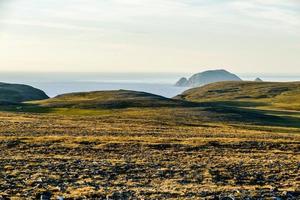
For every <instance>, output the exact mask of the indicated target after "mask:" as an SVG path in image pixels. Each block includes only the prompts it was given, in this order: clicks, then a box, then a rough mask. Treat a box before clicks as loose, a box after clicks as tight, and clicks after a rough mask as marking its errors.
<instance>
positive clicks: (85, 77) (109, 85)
mask: <svg viewBox="0 0 300 200" xmlns="http://www.w3.org/2000/svg"><path fill="white" fill-rule="evenodd" d="M191 75H192V74H182V73H181V74H178V73H177V74H176V73H19V72H18V73H17V72H9V73H8V72H5V73H3V72H2V73H0V82H6V83H19V84H27V85H31V86H33V87H36V88H39V89H41V90H43V91H44V92H46V94H47V95H48V96H50V97H54V96H56V95H59V94H64V93H70V92H83V91H99V90H119V89H124V90H135V91H144V92H149V93H153V94H157V95H161V96H164V97H174V96H176V95H178V94H180V93H182V92H183V91H185V90H187V89H189V88H185V87H175V86H174V84H175V83H176V81H177V80H178V79H179V78H181V77H183V76H184V77H190V76H191ZM237 75H239V76H240V77H241V78H242V79H243V80H254V79H255V78H257V77H260V78H261V79H263V80H264V81H280V82H284V81H300V75H282V74H237Z"/></svg>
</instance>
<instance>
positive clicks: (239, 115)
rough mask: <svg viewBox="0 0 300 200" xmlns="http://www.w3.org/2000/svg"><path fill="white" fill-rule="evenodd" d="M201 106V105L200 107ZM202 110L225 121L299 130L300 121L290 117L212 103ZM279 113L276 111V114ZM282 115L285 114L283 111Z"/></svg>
mask: <svg viewBox="0 0 300 200" xmlns="http://www.w3.org/2000/svg"><path fill="white" fill-rule="evenodd" d="M202 106H203V105H202ZM205 107H206V108H204V110H206V111H210V112H215V113H218V114H220V115H222V117H224V120H225V121H235V122H242V123H243V122H244V123H250V124H255V125H261V126H280V127H290V128H300V119H299V118H297V117H292V116H278V115H273V114H271V113H270V112H268V111H265V110H255V109H247V108H239V107H232V106H224V104H223V105H221V104H219V102H218V103H216V104H214V103H213V102H211V103H208V104H206V106H205ZM279 112H280V111H277V112H276V113H277V114H278V113H279ZM283 113H286V112H284V111H283Z"/></svg>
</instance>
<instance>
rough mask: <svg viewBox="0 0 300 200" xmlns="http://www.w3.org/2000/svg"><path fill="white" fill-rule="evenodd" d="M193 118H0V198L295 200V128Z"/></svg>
mask: <svg viewBox="0 0 300 200" xmlns="http://www.w3.org/2000/svg"><path fill="white" fill-rule="evenodd" d="M164 114H165V117H167V116H169V114H170V113H166V112H164ZM158 116H160V117H158ZM197 116H198V115H197ZM200 116H201V115H200ZM198 117H199V116H198ZM200 118H201V119H203V118H202V117H199V118H197V117H195V116H190V118H189V120H187V119H183V118H181V115H180V116H177V118H176V119H173V121H171V120H170V121H169V123H166V120H165V118H164V115H163V114H161V115H155V116H154V115H152V114H151V113H150V114H149V113H148V115H143V116H140V115H139V114H138V113H137V112H136V111H134V112H133V111H132V112H130V113H126V116H125V115H124V113H123V114H120V113H118V114H117V115H116V114H108V115H107V116H105V117H104V116H101V117H99V116H98V117H97V116H90V117H87V116H80V117H79V116H76V117H74V116H65V115H46V114H40V115H37V114H12V113H1V114H0V119H1V121H0V149H1V151H0V199H41V196H43V198H44V199H47V198H48V199H49V198H50V197H51V199H58V198H59V197H60V198H61V199H276V198H277V199H278V200H279V199H300V154H299V153H300V135H299V134H298V131H299V130H298V129H285V128H284V127H283V128H278V129H276V128H271V129H270V128H266V127H264V128H259V127H256V126H255V127H254V126H253V127H250V128H249V127H248V128H245V127H237V126H236V125H230V126H229V125H224V124H212V123H207V121H206V120H205V119H203V120H202V121H201V120H200ZM191 119H193V120H192V121H191ZM192 122H193V123H192ZM195 124H198V125H195ZM254 129H255V130H254ZM274 130H276V131H274Z"/></svg>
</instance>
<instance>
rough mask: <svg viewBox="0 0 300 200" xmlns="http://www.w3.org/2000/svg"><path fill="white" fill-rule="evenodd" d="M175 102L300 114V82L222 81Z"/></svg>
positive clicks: (183, 94) (194, 90) (192, 92)
mask: <svg viewBox="0 0 300 200" xmlns="http://www.w3.org/2000/svg"><path fill="white" fill-rule="evenodd" d="M174 99H180V100H186V101H192V102H224V103H225V102H226V103H227V104H228V105H238V106H242V107H243V106H244V107H266V108H277V109H287V110H299V111H300V82H282V83H279V82H244V81H240V82H236V81H230V82H218V83H212V84H209V85H206V86H203V87H198V88H193V89H190V90H187V91H185V92H183V93H182V94H180V95H178V96H176V97H175V98H174Z"/></svg>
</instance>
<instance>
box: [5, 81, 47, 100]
mask: <svg viewBox="0 0 300 200" xmlns="http://www.w3.org/2000/svg"><path fill="white" fill-rule="evenodd" d="M47 98H49V97H48V96H47V95H46V94H45V93H44V92H43V91H41V90H39V89H36V88H34V87H31V86H28V85H21V84H9V83H0V104H1V105H6V104H16V103H21V102H24V101H33V100H43V99H47Z"/></svg>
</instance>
